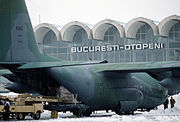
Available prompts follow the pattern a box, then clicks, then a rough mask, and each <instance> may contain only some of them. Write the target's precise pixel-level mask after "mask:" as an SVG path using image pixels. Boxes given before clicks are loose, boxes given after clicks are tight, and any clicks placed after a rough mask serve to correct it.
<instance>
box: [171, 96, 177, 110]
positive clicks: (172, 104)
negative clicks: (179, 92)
mask: <svg viewBox="0 0 180 122" xmlns="http://www.w3.org/2000/svg"><path fill="white" fill-rule="evenodd" d="M175 103H176V101H175V100H174V99H173V97H171V99H170V104H171V108H173V107H174V104H175Z"/></svg>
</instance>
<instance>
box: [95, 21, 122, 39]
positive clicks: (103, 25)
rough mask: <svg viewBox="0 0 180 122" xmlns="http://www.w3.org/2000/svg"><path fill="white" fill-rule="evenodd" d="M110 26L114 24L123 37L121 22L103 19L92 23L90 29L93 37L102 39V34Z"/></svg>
mask: <svg viewBox="0 0 180 122" xmlns="http://www.w3.org/2000/svg"><path fill="white" fill-rule="evenodd" d="M112 26H115V27H116V28H117V30H118V31H119V34H120V37H122V38H123V37H124V36H125V34H124V27H123V26H122V25H121V24H119V23H118V22H116V21H114V20H110V19H105V20H102V21H100V22H98V23H97V24H96V25H94V27H93V29H92V32H93V37H94V39H97V40H104V34H105V33H106V31H107V30H108V29H109V28H110V27H112Z"/></svg>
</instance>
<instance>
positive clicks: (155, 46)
mask: <svg viewBox="0 0 180 122" xmlns="http://www.w3.org/2000/svg"><path fill="white" fill-rule="evenodd" d="M162 48H164V43H146V44H126V45H104V46H79V47H71V52H72V53H88V52H109V51H119V50H127V51H128V50H145V49H150V50H153V49H162Z"/></svg>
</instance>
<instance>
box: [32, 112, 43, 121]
mask: <svg viewBox="0 0 180 122" xmlns="http://www.w3.org/2000/svg"><path fill="white" fill-rule="evenodd" d="M40 117H41V112H39V111H38V112H36V114H34V115H33V118H34V119H35V120H39V119H40Z"/></svg>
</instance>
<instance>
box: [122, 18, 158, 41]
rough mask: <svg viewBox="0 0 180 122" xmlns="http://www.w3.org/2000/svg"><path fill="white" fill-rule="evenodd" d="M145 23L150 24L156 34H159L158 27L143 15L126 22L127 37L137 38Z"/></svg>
mask: <svg viewBox="0 0 180 122" xmlns="http://www.w3.org/2000/svg"><path fill="white" fill-rule="evenodd" d="M145 24H148V25H149V26H150V27H151V28H152V30H153V33H154V36H156V35H158V34H159V33H158V27H157V25H156V24H155V23H154V22H153V21H152V20H150V19H147V18H143V17H138V18H134V19H132V20H131V21H129V22H128V23H127V24H126V26H125V33H126V37H127V38H135V37H136V33H137V31H138V29H139V28H140V27H141V26H143V25H145Z"/></svg>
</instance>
